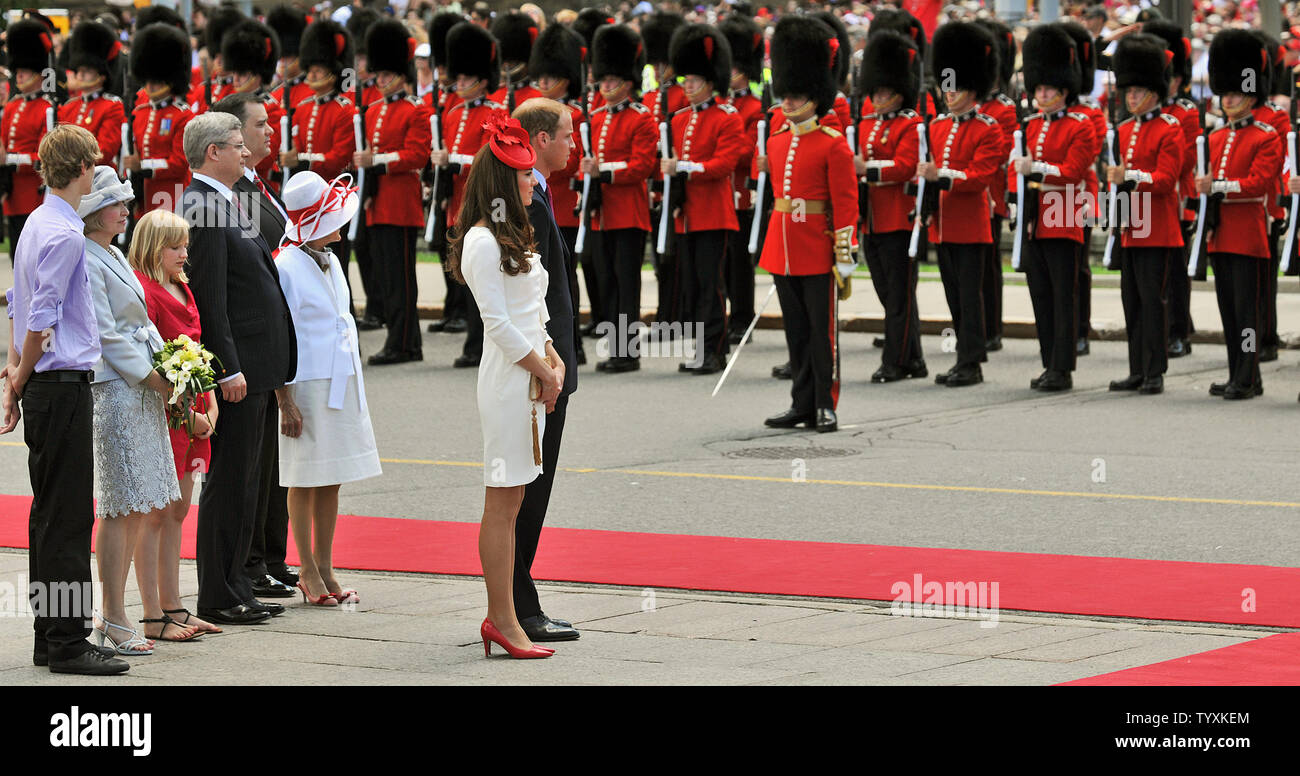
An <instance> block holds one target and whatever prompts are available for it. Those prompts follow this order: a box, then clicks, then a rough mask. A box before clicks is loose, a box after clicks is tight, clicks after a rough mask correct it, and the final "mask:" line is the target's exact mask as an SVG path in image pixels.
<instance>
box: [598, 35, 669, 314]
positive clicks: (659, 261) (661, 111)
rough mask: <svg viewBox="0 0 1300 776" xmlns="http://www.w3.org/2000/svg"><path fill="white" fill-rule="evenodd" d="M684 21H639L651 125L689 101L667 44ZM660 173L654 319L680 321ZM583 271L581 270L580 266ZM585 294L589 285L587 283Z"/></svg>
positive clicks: (655, 198)
mask: <svg viewBox="0 0 1300 776" xmlns="http://www.w3.org/2000/svg"><path fill="white" fill-rule="evenodd" d="M685 25H686V19H685V18H684V17H683V16H682V15H681V14H677V13H667V12H664V11H659V12H656V13H653V14H650V16H649V17H648V18H646V19H645V20H644V21H642V22H641V39H642V40H643V41H644V42H645V51H646V60H647V61H648V62H649V63H650V66H651V67H653V68H654V74H655V83H657V84H658V87H657V88H655V89H652V90H650V91H648V92H645V93H644V94H642V95H641V104H643V105H645V106H646V107H647V108H649V109H650V116H651V118H652V119H653V120H654V123H655V126H656V127H657V126H659V125H660V124H663V123H667V122H669V121H671V119H672V116H673V114H675V113H676V112H677V111H679V110H681V109H683V108H685V107H687V106H688V105H690V100H688V99H686V92H685V91H684V90H683V89H682V86H681V84H679V83H677V76H676V74H674V73H673V66H672V57H670V56H669V55H668V44H669V43H670V42H672V37H673V33H675V32H676V31H677V30H678V29H679V28H681V27H683V26H685ZM660 177H661V176H658V175H656V176H654V180H653V181H652V182H651V188H652V190H653V192H654V193H653V194H652V195H651V207H650V245H651V248H650V255H651V258H652V259H653V260H654V270H655V281H656V284H657V285H658V287H659V299H658V306H657V312H656V313H655V321H661V322H663V323H666V324H672V323H679V324H680V323H681V322H682V309H681V286H682V277H681V273H680V272H679V269H680V266H679V264H678V261H677V241H676V240H675V239H673V238H672V237H671V236H670V237H669V238H668V239H667V240H666V241H665V243H664V247H665V250H664V253H663V254H660V253H659V251H658V247H659V224H660V208H661V207H662V206H663V194H662V186H663V183H662V181H661V180H660ZM584 271H585V270H584ZM587 296H588V298H594V297H593V296H592V294H591V285H590V281H588V285H587Z"/></svg>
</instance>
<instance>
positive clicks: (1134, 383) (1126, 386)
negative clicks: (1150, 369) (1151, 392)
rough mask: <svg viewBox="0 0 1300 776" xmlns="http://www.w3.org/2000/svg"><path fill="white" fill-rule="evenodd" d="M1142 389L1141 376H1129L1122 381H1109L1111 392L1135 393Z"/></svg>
mask: <svg viewBox="0 0 1300 776" xmlns="http://www.w3.org/2000/svg"><path fill="white" fill-rule="evenodd" d="M1141 387H1142V375H1129V376H1128V377H1125V378H1124V379H1123V380H1111V381H1110V389H1111V390H1112V391H1136V390H1137V389H1139V388H1141Z"/></svg>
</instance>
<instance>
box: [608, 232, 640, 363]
mask: <svg viewBox="0 0 1300 776" xmlns="http://www.w3.org/2000/svg"><path fill="white" fill-rule="evenodd" d="M645 235H646V233H645V230H644V229H611V230H609V231H602V232H601V233H600V250H601V253H602V254H603V256H602V257H601V259H600V264H601V266H602V267H603V268H604V272H603V273H602V275H601V283H600V285H601V294H602V295H603V296H604V301H605V310H604V314H603V315H602V316H601V318H600V320H605V321H609V322H610V323H613V324H614V326H615V329H614V331H615V332H619V331H620V328H619V327H620V318H619V316H622V321H621V325H622V326H623V327H626V328H623V329H621V331H622V332H623V333H624V335H625V337H624V340H623V342H621V343H618V342H614V341H612V340H611V341H610V343H609V346H610V354H611V355H614V356H621V357H625V358H639V356H640V349H639V348H636V349H634V348H633V347H632V341H633V340H634V339H636V331H637V330H638V329H639V328H640V327H634V326H633V325H632V324H633V323H635V322H637V321H639V320H641V260H642V259H644V258H645ZM633 353H636V354H637V355H635V356H634V355H633Z"/></svg>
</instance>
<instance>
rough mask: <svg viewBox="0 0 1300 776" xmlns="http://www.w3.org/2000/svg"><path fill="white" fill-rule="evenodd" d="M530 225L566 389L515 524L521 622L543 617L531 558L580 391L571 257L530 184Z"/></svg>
mask: <svg viewBox="0 0 1300 776" xmlns="http://www.w3.org/2000/svg"><path fill="white" fill-rule="evenodd" d="M528 221H529V222H530V223H531V224H532V225H533V240H534V241H535V242H536V244H537V249H536V250H537V253H538V254H539V255H540V256H541V257H542V266H543V267H544V268H545V269H546V271H547V273H549V275H550V278H549V282H548V283H547V286H546V310H547V312H548V313H550V316H551V319H550V320H549V321H547V323H546V333H547V334H548V335H550V337H551V341H552V342H551V344H552V345H553V346H554V347H555V352H556V353H558V354H559V356H560V360H561V361H563V362H564V388H563V390H561V391H560V398H559V399H557V400H556V402H555V410H554V411H553V412H551V414H549V415H547V416H546V429H545V431H543V433H542V473H541V474H540V475H538V477H537V479H535V480H533V481H532V482H530V483H528V485H526V486H525V487H524V499H523V502H522V503H521V504H520V505H519V516H518V517H517V518H516V519H515V583H514V589H515V592H514V597H515V616H516V617H518V618H519V619H520V620H521V621H522V620H525V619H527V618H529V617H535V616H537V615H539V614H541V613H542V607H541V603H540V602H539V601H538V600H537V587H536V586H535V585H534V584H533V577H532V568H533V558H534V557H535V556H536V555H537V542H538V539H540V538H541V534H542V523H543V522H544V521H545V520H546V507H547V505H548V504H549V503H550V500H551V485H552V483H553V482H554V481H555V467H556V465H557V463H558V462H559V459H560V437H561V436H563V434H564V417H565V412H566V410H567V409H568V405H569V394H571V393H573V392H574V391H575V390H577V389H578V352H577V348H576V347H575V346H574V328H575V327H574V304H573V297H572V295H571V293H570V287H569V270H568V266H569V262H571V261H572V257H571V256H570V254H569V248H568V246H567V245H566V244H565V242H564V238H563V236H561V234H560V230H559V227H557V226H556V224H555V218H554V217H553V216H552V214H551V209H550V206H549V205H548V204H547V197H546V193H545V191H543V189H542V187H541V186H540V185H537V184H533V201H532V204H530V205H529V206H528Z"/></svg>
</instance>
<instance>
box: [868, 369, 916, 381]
mask: <svg viewBox="0 0 1300 776" xmlns="http://www.w3.org/2000/svg"><path fill="white" fill-rule="evenodd" d="M906 379H907V372H904V371H903V370H902V369H900V368H898V367H896V366H882V367H880V368H879V369H877V370H876V371H875V372H873V373H872V375H871V382H873V383H894V382H898V381H899V380H906Z"/></svg>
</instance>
